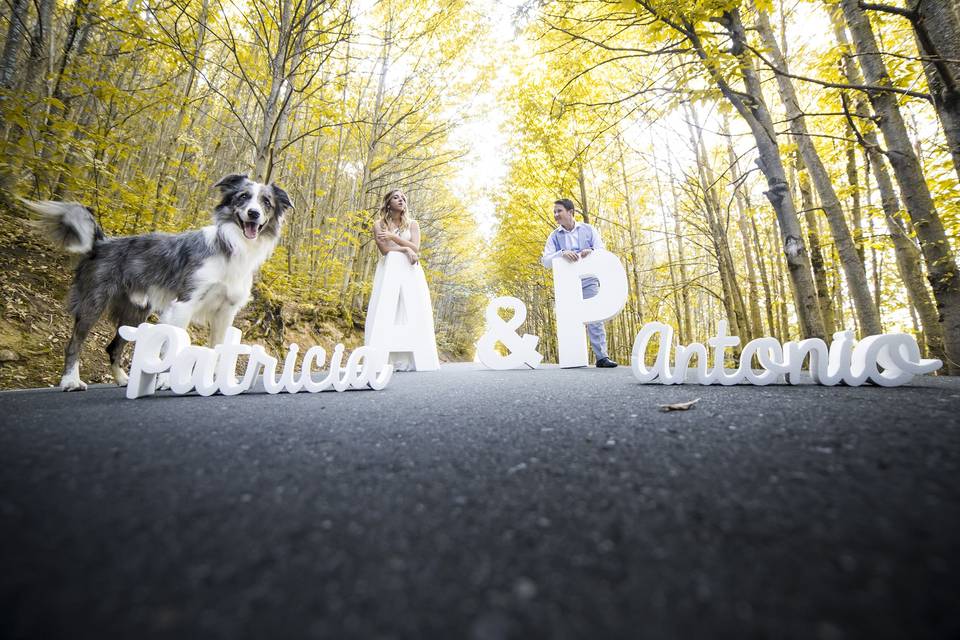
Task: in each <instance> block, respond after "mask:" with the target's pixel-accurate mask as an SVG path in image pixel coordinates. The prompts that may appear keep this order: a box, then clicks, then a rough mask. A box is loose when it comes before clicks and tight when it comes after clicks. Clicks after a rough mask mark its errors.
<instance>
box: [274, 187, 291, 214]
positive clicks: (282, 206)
mask: <svg viewBox="0 0 960 640" xmlns="http://www.w3.org/2000/svg"><path fill="white" fill-rule="evenodd" d="M270 188H271V189H273V197H274V198H276V199H277V209H278V210H279V211H280V213H283V212H284V211H286V210H287V209H293V202H291V201H290V196H288V195H287V192H286V191H284V190H283V189H281V188H280V187H278V186H277V185H275V184H271V185H270Z"/></svg>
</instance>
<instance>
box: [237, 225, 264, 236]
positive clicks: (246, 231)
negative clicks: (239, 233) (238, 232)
mask: <svg viewBox="0 0 960 640" xmlns="http://www.w3.org/2000/svg"><path fill="white" fill-rule="evenodd" d="M240 227H241V228H242V229H243V235H244V236H246V238H247V239H248V240H256V239H257V235H258V234H259V233H260V230H261V229H263V225H262V224H259V223H257V222H255V221H253V220H240Z"/></svg>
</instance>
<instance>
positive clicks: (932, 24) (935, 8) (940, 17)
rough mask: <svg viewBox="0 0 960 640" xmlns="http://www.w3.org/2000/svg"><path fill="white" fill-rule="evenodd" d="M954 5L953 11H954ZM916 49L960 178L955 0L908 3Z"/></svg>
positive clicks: (959, 22)
mask: <svg viewBox="0 0 960 640" xmlns="http://www.w3.org/2000/svg"><path fill="white" fill-rule="evenodd" d="M951 5H952V7H953V10H952V11H951ZM907 6H908V7H910V8H911V9H912V10H913V12H914V14H915V18H914V19H913V21H912V22H913V26H914V35H915V36H916V40H917V49H918V50H919V51H920V54H921V55H923V56H924V57H925V58H927V60H925V62H924V64H923V71H924V74H925V75H926V76H927V84H928V85H929V86H930V93H931V95H932V96H933V104H934V106H935V107H936V111H937V115H938V116H939V117H940V124H941V125H942V126H943V133H944V135H945V136H946V138H947V146H948V147H949V148H950V155H951V157H952V158H953V167H954V169H955V170H956V172H957V177H958V178H960V15H958V14H960V12H958V11H957V10H956V0H922V1H921V0H909V1H908V2H907Z"/></svg>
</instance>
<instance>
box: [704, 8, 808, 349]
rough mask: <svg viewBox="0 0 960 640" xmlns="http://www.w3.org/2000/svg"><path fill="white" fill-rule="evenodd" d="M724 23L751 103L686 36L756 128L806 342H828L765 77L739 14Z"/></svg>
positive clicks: (760, 164)
mask: <svg viewBox="0 0 960 640" xmlns="http://www.w3.org/2000/svg"><path fill="white" fill-rule="evenodd" d="M720 22H721V24H723V26H724V27H725V28H726V30H727V32H728V33H729V35H730V37H731V40H732V43H733V48H732V51H733V53H734V54H735V55H736V56H737V58H738V60H739V71H740V76H741V79H742V80H743V83H744V89H745V91H746V94H747V96H749V99H746V98H745V96H744V93H743V92H740V91H736V90H734V89H733V88H732V87H730V85H728V84H727V81H726V80H725V79H724V78H723V76H722V75H721V74H720V71H719V70H718V69H717V67H716V66H715V65H714V64H713V61H712V60H711V59H710V58H709V55H708V54H707V52H706V50H705V49H704V47H703V44H702V42H700V39H699V36H698V35H697V34H696V32H695V30H694V28H693V25H690V24H688V25H686V32H687V33H688V37H690V38H691V43H692V44H693V46H694V49H695V51H696V53H697V55H698V56H699V57H700V58H701V60H702V61H703V62H704V66H705V68H706V70H707V71H708V73H710V74H711V76H712V77H713V79H714V81H715V82H716V83H717V86H718V87H719V88H720V90H721V92H722V93H723V95H724V97H726V98H727V100H729V101H730V103H731V104H732V105H733V106H734V108H735V109H736V110H737V112H738V113H739V114H740V116H741V117H742V118H743V119H744V120H745V121H746V122H747V124H748V125H749V126H750V130H751V132H752V133H753V137H754V140H755V141H756V143H757V150H758V152H759V156H760V157H759V158H757V166H758V167H760V171H762V172H763V175H764V177H765V178H766V179H767V186H768V190H767V191H766V193H765V195H766V196H767V199H768V200H769V201H770V204H771V206H773V210H774V212H776V214H777V222H778V223H779V227H780V237H781V241H782V247H783V253H784V257H785V259H786V261H787V267H788V270H789V273H790V280H791V283H792V286H793V292H794V295H795V296H796V298H795V300H796V303H797V315H798V316H799V318H800V324H801V332H802V333H803V335H804V336H805V337H808V338H821V339H822V338H824V337H825V334H824V331H823V318H821V316H820V308H819V306H818V304H817V290H816V287H815V285H814V282H813V276H812V273H811V267H810V257H809V255H808V254H807V251H806V247H805V246H804V243H803V237H802V232H801V230H800V220H799V219H798V218H797V210H796V206H795V205H794V202H793V198H792V196H791V195H790V188H789V186H788V184H787V176H786V172H785V171H784V168H783V162H782V161H781V159H780V148H779V145H778V144H777V134H776V128H775V127H774V125H773V118H772V117H771V116H770V112H769V110H768V109H767V105H766V102H765V101H764V99H763V91H762V89H761V85H760V78H759V77H758V76H757V73H756V70H755V69H754V67H753V63H752V61H751V60H750V59H749V57H748V56H747V54H746V34H745V32H744V29H743V24H742V23H741V21H740V12H739V10H732V11H728V12H726V13H724V14H723V16H722V17H721V18H720Z"/></svg>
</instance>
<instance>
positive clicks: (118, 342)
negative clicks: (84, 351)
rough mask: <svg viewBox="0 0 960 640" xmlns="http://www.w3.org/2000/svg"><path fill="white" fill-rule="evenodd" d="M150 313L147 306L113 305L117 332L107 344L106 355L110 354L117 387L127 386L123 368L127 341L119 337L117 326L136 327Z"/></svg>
mask: <svg viewBox="0 0 960 640" xmlns="http://www.w3.org/2000/svg"><path fill="white" fill-rule="evenodd" d="M149 314H150V309H149V308H148V307H138V306H136V305H135V304H130V303H120V305H119V306H114V308H113V309H112V312H111V314H110V315H111V316H112V317H113V321H114V322H115V323H116V325H117V328H118V330H117V333H116V334H115V335H114V336H113V340H111V341H110V344H109V345H107V355H109V356H110V373H112V374H113V379H114V381H115V382H116V383H117V386H118V387H125V386H127V373H126V372H125V371H124V370H123V362H122V359H123V348H124V347H125V346H127V341H126V340H124V339H123V338H121V337H120V331H119V327H122V326H124V325H127V326H131V327H136V326H138V325H139V324H140V323H141V322H143V321H145V320H146V319H147V316H148V315H149Z"/></svg>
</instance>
